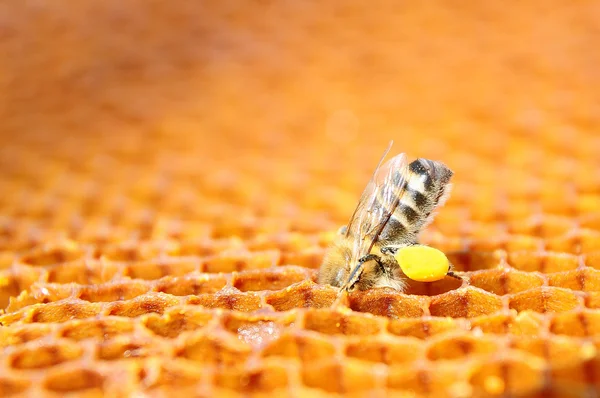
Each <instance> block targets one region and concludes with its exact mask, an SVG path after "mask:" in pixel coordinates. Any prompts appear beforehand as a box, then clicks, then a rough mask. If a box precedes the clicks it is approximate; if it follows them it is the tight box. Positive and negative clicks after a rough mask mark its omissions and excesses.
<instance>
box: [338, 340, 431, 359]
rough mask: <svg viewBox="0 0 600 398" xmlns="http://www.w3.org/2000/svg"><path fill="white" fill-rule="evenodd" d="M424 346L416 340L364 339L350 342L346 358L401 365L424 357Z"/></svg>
mask: <svg viewBox="0 0 600 398" xmlns="http://www.w3.org/2000/svg"><path fill="white" fill-rule="evenodd" d="M423 351H424V346H423V344H422V342H421V341H420V340H418V339H416V338H410V337H405V338H394V339H381V338H379V337H375V338H374V337H362V338H360V339H358V340H353V341H350V342H348V344H347V345H346V356H349V357H354V358H357V359H362V360H365V361H370V362H377V363H385V364H388V365H391V364H400V363H405V362H407V363H408V362H413V361H415V360H417V359H418V358H422V357H423Z"/></svg>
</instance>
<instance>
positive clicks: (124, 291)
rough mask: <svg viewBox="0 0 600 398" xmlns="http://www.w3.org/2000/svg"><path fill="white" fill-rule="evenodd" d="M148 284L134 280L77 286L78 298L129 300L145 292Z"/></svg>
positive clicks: (93, 300)
mask: <svg viewBox="0 0 600 398" xmlns="http://www.w3.org/2000/svg"><path fill="white" fill-rule="evenodd" d="M148 290H149V286H148V285H146V284H144V283H140V282H134V281H127V282H113V283H107V284H102V285H92V286H81V287H80V288H79V294H78V296H79V298H80V299H81V300H84V301H89V302H92V303H95V302H112V301H122V300H130V299H132V298H135V297H138V296H140V295H142V294H145V293H147V292H148Z"/></svg>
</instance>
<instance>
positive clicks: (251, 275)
mask: <svg viewBox="0 0 600 398" xmlns="http://www.w3.org/2000/svg"><path fill="white" fill-rule="evenodd" d="M310 275H311V274H309V273H307V272H306V270H304V269H302V268H296V267H289V266H288V267H285V266H283V267H278V268H272V269H266V270H252V271H246V272H240V273H239V274H236V275H235V276H234V279H233V286H234V287H235V288H236V289H239V290H241V291H242V292H248V291H261V290H281V289H285V288H286V287H288V286H290V285H293V284H294V283H298V282H302V281H303V280H305V279H311V278H310Z"/></svg>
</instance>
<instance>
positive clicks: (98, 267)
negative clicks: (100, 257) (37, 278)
mask: <svg viewBox="0 0 600 398" xmlns="http://www.w3.org/2000/svg"><path fill="white" fill-rule="evenodd" d="M118 272H119V265H118V264H117V263H112V262H108V261H95V260H85V261H74V262H70V263H63V264H58V265H55V266H53V267H52V268H50V269H49V270H48V282H50V283H64V284H66V283H78V284H82V285H93V284H96V283H104V282H108V281H109V280H111V279H112V278H113V277H114V276H115V275H116V274H117V273H118Z"/></svg>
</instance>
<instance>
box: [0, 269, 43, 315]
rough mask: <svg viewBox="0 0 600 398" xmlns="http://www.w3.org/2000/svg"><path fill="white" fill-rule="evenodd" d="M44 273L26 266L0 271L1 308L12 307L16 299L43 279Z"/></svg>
mask: <svg viewBox="0 0 600 398" xmlns="http://www.w3.org/2000/svg"><path fill="white" fill-rule="evenodd" d="M42 272H43V270H40V269H35V268H31V267H24V266H20V267H18V268H13V269H10V270H3V271H0V308H7V307H10V306H9V305H10V304H11V301H14V300H15V297H18V296H19V294H21V293H22V292H23V291H25V290H27V289H29V288H30V286H31V285H33V284H34V283H35V282H36V281H38V280H40V279H41V277H42Z"/></svg>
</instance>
